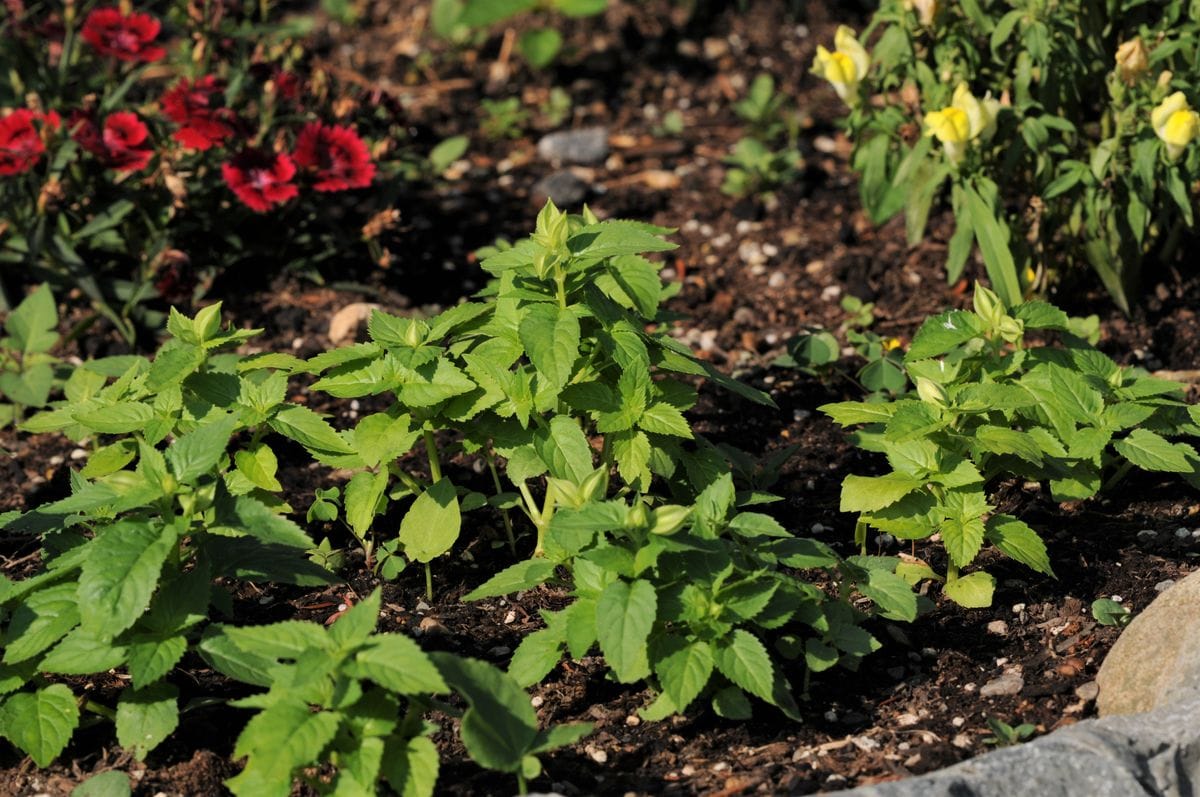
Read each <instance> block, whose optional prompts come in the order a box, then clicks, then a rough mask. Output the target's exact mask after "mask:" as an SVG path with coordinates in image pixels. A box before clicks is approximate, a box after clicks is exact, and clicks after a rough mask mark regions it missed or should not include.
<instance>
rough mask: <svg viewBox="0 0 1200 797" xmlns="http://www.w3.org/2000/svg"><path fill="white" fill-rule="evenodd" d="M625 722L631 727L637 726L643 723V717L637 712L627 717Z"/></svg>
mask: <svg viewBox="0 0 1200 797" xmlns="http://www.w3.org/2000/svg"><path fill="white" fill-rule="evenodd" d="M625 724H626V725H628V726H629V727H630V728H636V727H637V726H639V725H641V724H642V718H641V717H639V716H638V715H637V714H630V715H629V716H628V717H626V718H625Z"/></svg>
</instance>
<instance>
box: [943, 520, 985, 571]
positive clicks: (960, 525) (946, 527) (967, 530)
mask: <svg viewBox="0 0 1200 797" xmlns="http://www.w3.org/2000/svg"><path fill="white" fill-rule="evenodd" d="M938 530H939V531H940V532H941V534H942V544H943V545H945V546H946V553H948V554H950V559H951V561H953V562H954V564H955V565H957V566H958V567H966V566H967V565H969V564H970V563H971V562H972V561H974V559H975V556H976V555H977V554H978V553H979V549H980V548H981V547H982V546H983V537H984V527H983V520H982V519H981V518H977V517H976V518H966V519H964V518H947V519H946V520H943V521H942V524H941V525H940V526H939V527H938Z"/></svg>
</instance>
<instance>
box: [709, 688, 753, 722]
mask: <svg viewBox="0 0 1200 797" xmlns="http://www.w3.org/2000/svg"><path fill="white" fill-rule="evenodd" d="M712 705H713V711H715V712H716V714H717V716H718V717H723V718H724V719H727V720H748V719H750V718H751V717H752V716H754V709H753V707H751V705H750V701H749V699H747V697H746V693H745V692H743V691H742V690H741V689H738V688H737V687H736V686H727V687H725V688H724V689H722V690H720V691H719V692H717V693H716V694H715V695H713V700H712Z"/></svg>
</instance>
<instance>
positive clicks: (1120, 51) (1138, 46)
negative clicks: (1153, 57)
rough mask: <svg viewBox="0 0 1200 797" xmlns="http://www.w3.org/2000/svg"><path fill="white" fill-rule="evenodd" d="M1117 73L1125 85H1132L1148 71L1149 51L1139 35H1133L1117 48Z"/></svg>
mask: <svg viewBox="0 0 1200 797" xmlns="http://www.w3.org/2000/svg"><path fill="white" fill-rule="evenodd" d="M1116 60H1117V74H1118V75H1120V76H1121V80H1123V81H1124V82H1125V85H1127V86H1132V85H1133V84H1134V83H1136V82H1137V81H1138V80H1140V79H1141V77H1142V75H1145V74H1146V73H1147V72H1149V71H1150V53H1149V52H1148V51H1147V50H1146V45H1145V44H1144V43H1143V42H1142V38H1141V37H1140V36H1135V37H1134V38H1132V39H1130V40H1129V41H1127V42H1125V43H1124V44H1122V45H1121V46H1120V47H1118V48H1117V58H1116Z"/></svg>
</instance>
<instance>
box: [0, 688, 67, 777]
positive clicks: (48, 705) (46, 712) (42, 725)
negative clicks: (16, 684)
mask: <svg viewBox="0 0 1200 797" xmlns="http://www.w3.org/2000/svg"><path fill="white" fill-rule="evenodd" d="M78 725H79V705H78V704H77V703H76V702H75V695H74V694H72V693H71V690H70V689H68V688H67V687H66V686H64V685H62V684H53V685H51V686H47V687H46V688H45V689H39V690H38V691H36V692H18V693H17V694H15V695H13V696H12V697H10V698H8V699H7V700H5V701H4V703H3V704H0V735H3V736H4V737H5V738H6V739H8V740H9V741H10V742H12V743H13V744H14V745H16V746H17V747H19V748H20V749H21V750H22V751H24V752H25V753H26V754H27V755H28V756H29V757H30V758H32V759H33V763H35V764H37V765H38V766H39V767H48V766H50V764H51V763H52V762H53V761H54V759H55V758H57V757H58V755H59V753H61V752H62V751H63V749H64V748H65V747H66V746H67V742H69V741H70V740H71V734H72V733H74V732H75V728H76V727H78Z"/></svg>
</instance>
